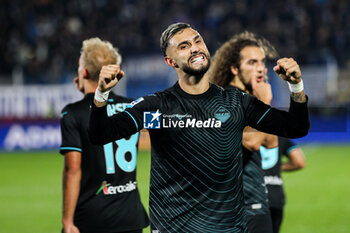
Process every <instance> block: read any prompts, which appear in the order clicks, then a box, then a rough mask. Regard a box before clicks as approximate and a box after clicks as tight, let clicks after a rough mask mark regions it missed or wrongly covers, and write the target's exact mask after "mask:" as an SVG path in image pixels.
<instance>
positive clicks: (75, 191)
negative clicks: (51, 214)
mask: <svg viewBox="0 0 350 233" xmlns="http://www.w3.org/2000/svg"><path fill="white" fill-rule="evenodd" d="M80 180H81V170H80V169H69V168H64V172H63V213H62V224H64V225H65V224H67V223H73V219H74V212H75V208H76V205H77V202H78V197H79V191H80Z"/></svg>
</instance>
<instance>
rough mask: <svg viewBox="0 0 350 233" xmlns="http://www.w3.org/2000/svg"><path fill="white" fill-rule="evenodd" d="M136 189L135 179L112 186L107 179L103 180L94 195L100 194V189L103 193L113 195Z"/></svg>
mask: <svg viewBox="0 0 350 233" xmlns="http://www.w3.org/2000/svg"><path fill="white" fill-rule="evenodd" d="M135 189H136V181H131V180H130V181H129V182H128V183H126V184H125V185H118V186H112V185H111V184H108V183H107V181H103V182H102V184H101V187H100V188H99V189H98V190H97V192H96V195H98V194H100V193H101V191H102V192H103V194H104V195H115V194H118V193H125V192H131V191H133V190H135Z"/></svg>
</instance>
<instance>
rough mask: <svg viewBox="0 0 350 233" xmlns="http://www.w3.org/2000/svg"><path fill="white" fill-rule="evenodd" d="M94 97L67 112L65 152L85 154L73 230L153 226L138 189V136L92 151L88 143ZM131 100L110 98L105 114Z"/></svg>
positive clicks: (64, 113)
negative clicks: (74, 228)
mask: <svg viewBox="0 0 350 233" xmlns="http://www.w3.org/2000/svg"><path fill="white" fill-rule="evenodd" d="M93 98H94V94H87V95H86V96H85V97H84V98H83V99H82V100H81V101H78V102H76V103H73V104H69V105H67V106H66V107H64V108H63V110H62V114H61V115H62V117H61V132H62V145H61V148H60V152H61V153H62V154H65V153H66V152H69V151H78V152H81V172H82V175H81V181H80V193H79V197H78V202H77V206H76V210H75V213H74V224H75V225H76V226H77V227H78V228H79V230H80V231H81V232H96V233H101V232H120V231H131V230H137V229H142V228H144V227H146V226H147V225H148V217H147V214H146V212H145V210H144V208H143V206H142V204H141V201H140V197H139V192H138V189H137V183H136V155H137V142H138V134H134V135H131V136H129V137H128V138H126V139H120V140H116V141H113V142H111V143H107V144H106V145H104V146H96V145H93V144H92V143H91V142H90V140H89V137H88V125H89V112H90V106H91V102H92V100H93ZM130 101H131V100H130V99H127V98H124V97H120V96H116V95H114V94H113V93H111V94H110V97H109V99H108V105H107V109H105V111H106V114H107V115H109V116H112V115H114V114H116V113H118V112H122V111H124V109H125V108H126V106H127V105H128V104H129V103H130Z"/></svg>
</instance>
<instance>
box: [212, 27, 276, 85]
mask: <svg viewBox="0 0 350 233" xmlns="http://www.w3.org/2000/svg"><path fill="white" fill-rule="evenodd" d="M247 46H256V47H260V48H262V49H263V50H264V52H265V55H266V56H267V57H268V58H271V59H272V58H275V57H277V52H276V49H275V48H274V47H273V46H272V45H271V44H270V42H269V41H268V40H266V39H265V38H263V37H258V36H257V35H255V34H254V33H252V32H247V31H245V32H243V33H240V34H237V35H234V36H233V37H231V38H230V39H229V40H228V41H226V42H225V43H224V44H223V45H222V46H221V47H220V48H219V49H218V50H216V52H215V55H214V56H213V61H212V65H211V67H210V69H209V77H210V81H211V82H212V83H215V84H217V85H219V86H222V87H224V86H227V85H229V83H230V82H231V81H232V79H233V78H234V77H233V74H232V72H231V66H234V67H238V68H239V67H240V65H241V64H240V61H241V56H240V53H241V51H242V49H244V48H245V47H247Z"/></svg>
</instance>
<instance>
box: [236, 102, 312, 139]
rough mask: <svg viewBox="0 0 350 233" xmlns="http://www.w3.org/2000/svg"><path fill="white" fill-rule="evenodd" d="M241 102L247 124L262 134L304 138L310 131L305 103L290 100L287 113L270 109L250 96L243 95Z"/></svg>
mask: <svg viewBox="0 0 350 233" xmlns="http://www.w3.org/2000/svg"><path fill="white" fill-rule="evenodd" d="M242 102H243V107H244V109H245V112H246V121H247V124H248V125H250V126H251V127H253V128H255V129H257V130H260V131H262V132H265V133H270V134H275V135H278V136H283V137H288V138H299V137H303V136H306V135H307V133H308V131H309V129H310V121H309V113H308V108H307V102H306V103H297V102H295V101H293V100H292V99H291V102H290V106H289V111H288V112H286V111H281V110H278V109H276V108H272V107H271V106H269V105H266V104H264V103H263V102H261V101H260V100H258V99H257V98H255V97H253V96H250V95H243V97H242Z"/></svg>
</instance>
